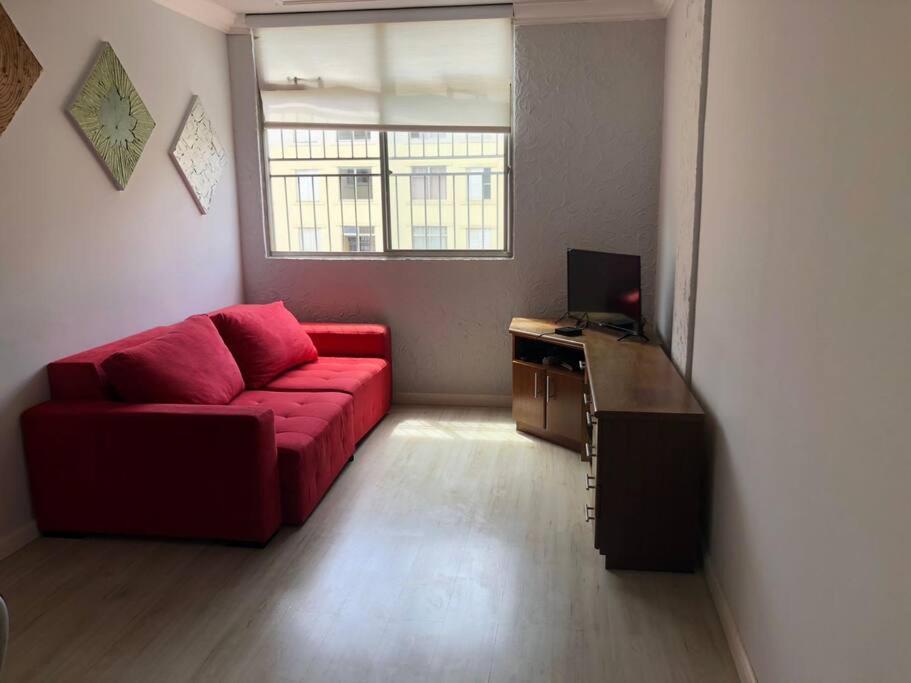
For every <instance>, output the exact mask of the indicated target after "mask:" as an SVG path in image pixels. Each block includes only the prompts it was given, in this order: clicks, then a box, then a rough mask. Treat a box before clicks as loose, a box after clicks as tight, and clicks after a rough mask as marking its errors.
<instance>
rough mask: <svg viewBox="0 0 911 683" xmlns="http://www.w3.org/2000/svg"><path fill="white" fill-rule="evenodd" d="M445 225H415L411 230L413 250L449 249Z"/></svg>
mask: <svg viewBox="0 0 911 683" xmlns="http://www.w3.org/2000/svg"><path fill="white" fill-rule="evenodd" d="M446 235H447V229H446V226H445V225H415V226H414V227H412V228H411V248H412V249H447V248H448V246H449V245H448V240H447V237H446Z"/></svg>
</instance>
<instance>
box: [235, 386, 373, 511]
mask: <svg viewBox="0 0 911 683" xmlns="http://www.w3.org/2000/svg"><path fill="white" fill-rule="evenodd" d="M231 405H237V406H260V407H265V408H270V409H271V410H272V412H273V413H274V414H275V442H276V445H277V447H278V474H279V484H280V488H281V501H282V521H283V522H284V523H285V524H303V523H304V520H306V519H307V517H309V516H310V513H311V512H313V510H314V508H316V505H317V503H319V501H320V499H321V498H322V497H323V494H324V493H325V492H326V491H327V490H328V489H329V486H330V485H331V484H332V482H333V481H334V480H335V478H336V477H337V476H338V473H339V472H341V470H342V468H343V467H344V466H345V463H347V462H348V460H349V459H350V458H351V456H352V454H353V453H354V447H355V439H354V429H353V422H354V399H353V397H352V396H351V395H350V394H347V393H343V392H336V391H320V392H313V393H297V392H273V391H245V392H243V393H242V394H240V395H239V396H238V397H237V398H235V399H234V401H232V402H231Z"/></svg>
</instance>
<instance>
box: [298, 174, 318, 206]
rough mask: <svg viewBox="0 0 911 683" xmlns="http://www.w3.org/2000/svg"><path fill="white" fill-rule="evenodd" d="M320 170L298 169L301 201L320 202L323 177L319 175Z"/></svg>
mask: <svg viewBox="0 0 911 683" xmlns="http://www.w3.org/2000/svg"><path fill="white" fill-rule="evenodd" d="M317 173H318V171H315V170H309V171H298V172H297V175H299V176H301V177H300V178H298V179H297V198H298V201H300V202H318V201H319V197H320V181H321V180H322V178H318V177H317Z"/></svg>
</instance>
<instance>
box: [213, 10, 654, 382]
mask: <svg viewBox="0 0 911 683" xmlns="http://www.w3.org/2000/svg"><path fill="white" fill-rule="evenodd" d="M230 40H231V41H233V45H232V48H231V49H232V70H233V73H232V79H233V80H232V83H233V87H234V101H235V120H236V124H237V131H236V133H237V141H236V145H237V149H238V165H239V168H240V169H241V173H240V174H239V177H240V181H241V184H240V188H241V206H242V239H243V249H244V276H245V285H246V296H247V298H248V300H250V301H254V302H256V301H267V300H271V299H274V298H283V299H285V300H286V301H287V302H288V304H289V306H290V307H291V309H292V310H293V311H294V312H295V313H296V314H297V315H298V316H299V317H301V318H305V319H308V318H309V319H318V320H361V321H371V320H375V321H384V322H387V323H389V324H390V325H391V327H392V339H393V345H394V348H393V355H394V371H395V387H396V391H397V392H398V393H436V394H465V395H496V396H503V395H507V394H508V393H509V392H510V376H511V375H510V368H509V357H510V356H509V354H510V351H509V339H508V336H507V334H506V327H507V326H508V324H509V320H510V318H511V317H512V316H515V315H549V316H554V317H556V316H558V315H560V314H561V313H562V312H563V310H564V309H565V307H566V301H565V295H566V273H565V268H566V266H565V262H566V249H567V248H568V247H581V248H588V249H598V250H604V251H623V252H630V253H637V254H641V255H642V257H643V276H644V296H645V314H646V316H648V317H651V311H652V301H653V291H654V272H655V254H656V251H655V249H656V248H655V241H656V237H655V225H656V223H657V207H658V189H657V185H658V167H659V156H660V146H661V106H662V87H663V70H664V21H638V22H626V23H605V24H577V25H552V26H535V27H520V28H518V29H517V31H516V82H515V86H514V90H515V98H516V108H515V131H514V132H515V163H514V168H515V182H516V186H515V259H513V260H497V261H483V260H462V261H428V260H424V261H420V260H413V261H402V260H395V261H393V260H386V261H381V260H373V261H319V260H282V259H267V258H265V256H264V253H265V246H264V242H263V226H262V219H261V215H262V209H261V205H260V203H259V202H260V199H259V198H260V196H261V194H260V192H261V190H260V187H259V177H258V174H259V168H258V164H259V158H258V156H257V153H258V150H257V147H256V141H255V139H253V138H252V132H253V130H254V129H255V123H254V120H253V115H254V111H255V109H254V106H255V100H254V99H253V98H254V97H255V93H254V92H253V88H252V81H251V79H250V74H251V72H252V69H251V67H250V58H251V57H250V53H251V51H250V48H249V41H246V43H245V39H244V38H239V37H238V38H231V39H230ZM245 206H246V208H244V207H245Z"/></svg>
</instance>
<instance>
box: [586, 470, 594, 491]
mask: <svg viewBox="0 0 911 683" xmlns="http://www.w3.org/2000/svg"><path fill="white" fill-rule="evenodd" d="M593 488H595V478H594V477H593V476H592V475H590V474H589V473H588V472H586V473H585V490H586V491H591V490H592V489H593Z"/></svg>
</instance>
